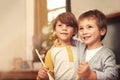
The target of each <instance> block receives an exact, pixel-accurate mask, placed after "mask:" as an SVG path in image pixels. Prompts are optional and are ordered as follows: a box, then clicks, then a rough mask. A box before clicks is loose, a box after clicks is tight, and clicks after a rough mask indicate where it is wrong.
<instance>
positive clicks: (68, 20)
mask: <svg viewBox="0 0 120 80" xmlns="http://www.w3.org/2000/svg"><path fill="white" fill-rule="evenodd" d="M58 21H60V22H61V23H64V24H66V25H69V26H71V27H73V28H74V32H75V33H77V31H78V24H77V20H76V17H75V16H74V14H72V13H70V12H65V13H61V14H59V15H58V16H57V17H56V19H55V20H54V23H53V30H55V27H56V24H57V22H58Z"/></svg>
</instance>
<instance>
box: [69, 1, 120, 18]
mask: <svg viewBox="0 0 120 80" xmlns="http://www.w3.org/2000/svg"><path fill="white" fill-rule="evenodd" d="M90 9H99V10H101V11H102V12H104V13H105V14H110V13H114V12H120V0H71V10H72V12H73V13H74V14H75V15H76V17H77V18H78V16H79V15H80V14H81V13H83V12H85V11H87V10H90Z"/></svg>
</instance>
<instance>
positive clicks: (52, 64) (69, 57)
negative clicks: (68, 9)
mask: <svg viewBox="0 0 120 80" xmlns="http://www.w3.org/2000/svg"><path fill="white" fill-rule="evenodd" d="M53 29H54V32H55V34H56V35H57V37H58V38H57V40H58V41H59V43H60V45H59V46H54V47H52V48H51V49H50V50H49V51H48V52H47V54H46V57H45V64H46V66H47V67H41V68H40V70H39V72H38V79H40V80H41V79H42V80H48V75H47V72H49V73H51V75H52V76H53V77H54V79H55V80H74V79H75V78H76V75H77V68H78V65H79V64H78V54H77V48H76V46H75V43H74V41H73V40H72V37H73V35H75V34H76V32H77V29H78V25H77V20H76V18H75V16H74V15H73V14H72V13H62V14H60V15H58V17H57V18H56V19H55V22H54V25H53Z"/></svg>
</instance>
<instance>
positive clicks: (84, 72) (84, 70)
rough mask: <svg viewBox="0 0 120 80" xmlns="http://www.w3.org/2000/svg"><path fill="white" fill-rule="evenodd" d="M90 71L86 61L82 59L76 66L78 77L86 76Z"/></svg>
mask: <svg viewBox="0 0 120 80" xmlns="http://www.w3.org/2000/svg"><path fill="white" fill-rule="evenodd" d="M90 73H91V70H90V67H89V65H88V62H86V61H83V62H82V63H81V64H80V65H79V67H78V75H79V77H80V78H88V77H89V75H90Z"/></svg>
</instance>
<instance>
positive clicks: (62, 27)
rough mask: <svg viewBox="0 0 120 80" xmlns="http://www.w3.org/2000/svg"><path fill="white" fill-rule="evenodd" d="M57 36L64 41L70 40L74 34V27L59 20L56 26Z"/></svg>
mask: <svg viewBox="0 0 120 80" xmlns="http://www.w3.org/2000/svg"><path fill="white" fill-rule="evenodd" d="M55 33H56V35H57V37H58V38H59V39H60V40H62V41H70V39H71V38H72V36H73V34H74V28H73V27H71V26H69V25H66V24H63V23H61V22H60V21H58V22H57V23H56V27H55Z"/></svg>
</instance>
